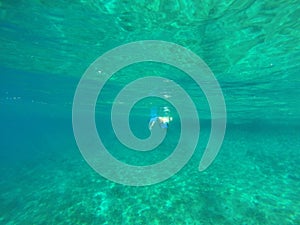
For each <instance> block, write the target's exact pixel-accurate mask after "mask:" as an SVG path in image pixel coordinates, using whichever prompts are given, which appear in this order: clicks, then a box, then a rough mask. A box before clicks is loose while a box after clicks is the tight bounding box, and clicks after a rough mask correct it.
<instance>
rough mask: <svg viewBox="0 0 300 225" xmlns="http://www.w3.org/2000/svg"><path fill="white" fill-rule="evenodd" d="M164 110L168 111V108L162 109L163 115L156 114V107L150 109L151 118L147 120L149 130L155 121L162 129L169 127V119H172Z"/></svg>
mask: <svg viewBox="0 0 300 225" xmlns="http://www.w3.org/2000/svg"><path fill="white" fill-rule="evenodd" d="M166 112H169V109H167V110H166V109H165V110H164V114H165V115H164V116H158V114H157V109H156V108H152V109H151V118H150V121H149V130H152V128H153V126H154V125H155V123H156V122H158V123H159V125H160V127H161V128H163V129H167V128H168V127H169V123H170V121H172V117H170V116H169V115H167V114H166Z"/></svg>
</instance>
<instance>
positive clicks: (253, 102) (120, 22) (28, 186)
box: [0, 0, 300, 225]
mask: <svg viewBox="0 0 300 225" xmlns="http://www.w3.org/2000/svg"><path fill="white" fill-rule="evenodd" d="M299 16H300V2H299V1H298V0H288V1H283V0H282V1H269V0H265V1H255V0H244V1H242V0H240V1H239V0H226V1H209V0H205V1H187V0H186V1H185V0H171V1H163V0H161V1H156V0H155V1H147V0H142V1H125V0H124V1H113V0H111V1H109V0H107V1H105V0H99V1H84V0H81V1H42V0H30V1H21V0H20V1H8V0H4V1H0V43H1V45H0V71H1V74H0V124H1V130H0V132H1V133H0V137H1V139H0V174H1V179H0V224H10V225H11V224H244V225H246V224H247V225H250V224H288V225H291V224H300V188H299V187H300V154H299V149H300V138H299V134H300V107H299V105H300V101H299V95H300V91H299V85H300V77H299V72H300V21H299ZM140 40H163V41H169V42H174V43H176V44H179V45H182V46H184V47H185V48H187V49H189V50H191V51H193V52H194V53H196V54H197V55H199V56H200V57H201V58H202V59H203V60H204V61H205V62H206V63H207V65H208V66H209V67H210V69H211V70H212V72H213V73H214V75H215V77H216V78H217V80H218V82H219V83H220V86H221V88H222V91H223V94H224V98H225V102H226V110H227V130H226V135H225V138H224V142H223V145H222V148H221V150H220V152H219V154H218V156H217V158H216V159H215V161H214V162H213V163H212V165H211V166H210V167H209V168H208V169H207V170H205V171H203V172H199V171H198V165H199V161H200V159H201V156H202V154H203V151H204V149H205V146H206V144H207V141H208V137H209V134H210V128H211V125H210V119H211V118H210V108H209V105H208V102H207V100H206V98H205V95H204V93H203V92H202V91H201V90H199V88H198V87H197V85H195V83H194V82H193V81H192V80H191V79H190V78H189V77H188V76H187V75H186V74H185V73H184V72H182V71H179V70H178V69H176V68H173V67H171V66H168V65H164V64H160V63H154V62H143V63H140V64H135V65H131V66H129V67H126V68H124V69H122V70H120V71H118V72H117V73H116V74H115V75H114V76H113V77H112V78H111V79H110V80H109V81H108V82H107V84H106V85H105V87H104V89H103V90H102V93H101V94H102V95H101V96H102V97H99V99H98V101H97V105H96V114H95V121H96V123H97V130H98V134H99V136H101V137H102V139H103V142H104V144H105V146H106V147H107V148H108V149H109V150H110V152H111V154H112V155H114V156H115V157H116V158H118V159H119V160H122V161H124V162H126V163H130V164H133V165H148V164H152V163H156V162H159V161H161V160H163V159H165V158H166V157H167V156H168V155H170V154H171V153H172V149H173V148H174V146H176V144H177V142H178V137H179V135H180V129H181V125H180V122H179V121H180V120H179V115H178V113H177V112H176V110H175V109H174V108H172V105H170V104H169V103H168V102H166V101H163V100H158V99H155V98H147V99H144V100H141V101H140V102H138V103H137V104H136V105H135V106H134V108H133V109H132V111H131V114H130V118H129V119H130V125H131V129H132V132H133V133H134V134H135V135H136V136H137V137H140V138H146V137H147V136H148V135H149V130H148V121H149V112H150V108H151V107H152V106H153V105H155V106H157V107H164V106H167V107H168V108H169V109H170V111H171V112H172V116H173V117H174V118H173V121H172V122H171V123H170V126H169V128H168V131H167V135H166V139H165V140H164V142H163V143H162V144H161V145H160V146H159V147H158V149H155V150H154V151H151V152H147V153H141V152H135V151H132V150H131V149H128V148H126V147H124V146H122V144H121V143H120V142H119V141H118V140H117V138H116V136H115V134H114V132H113V129H112V126H111V124H110V114H109V113H110V109H111V105H112V103H113V102H114V98H115V97H116V95H117V93H118V92H119V91H120V90H121V89H122V87H124V85H126V84H127V83H128V82H130V81H133V80H135V79H137V78H140V77H141V76H164V77H167V78H169V79H172V80H174V81H176V82H177V83H179V84H180V85H181V86H182V87H183V88H184V89H185V90H186V91H187V93H188V94H189V95H190V96H191V98H192V99H193V101H194V103H195V105H196V107H197V110H198V114H199V117H200V122H201V133H200V138H199V143H198V145H197V147H196V151H195V154H194V155H193V157H192V158H191V160H190V161H189V162H188V163H187V164H186V166H185V167H183V168H182V169H181V170H180V171H179V172H178V173H176V174H175V175H174V176H172V177H171V178H169V179H168V180H166V181H164V182H161V183H158V184H155V185H150V186H144V187H135V186H125V185H122V184H117V183H114V182H112V181H109V180H107V179H105V178H103V177H102V176H100V175H99V174H98V173H96V172H95V171H94V170H93V169H92V168H91V167H90V166H89V165H88V164H87V162H86V161H85V160H84V158H83V157H82V155H81V154H80V151H79V149H78V146H77V144H76V141H75V138H74V134H73V129H72V102H73V97H74V93H75V90H76V87H77V84H78V82H79V80H80V78H81V76H82V75H83V73H84V72H85V70H86V69H87V68H88V67H89V66H90V64H91V63H92V62H93V61H94V60H95V59H97V57H99V56H100V55H102V54H104V53H105V52H107V51H109V50H111V49H112V48H114V47H117V46H119V45H122V44H126V43H129V42H132V41H140ZM149 85H153V86H155V84H149ZM166 94H168V93H166ZM182 104H183V105H184V102H183V103H182Z"/></svg>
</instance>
